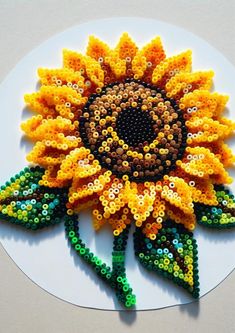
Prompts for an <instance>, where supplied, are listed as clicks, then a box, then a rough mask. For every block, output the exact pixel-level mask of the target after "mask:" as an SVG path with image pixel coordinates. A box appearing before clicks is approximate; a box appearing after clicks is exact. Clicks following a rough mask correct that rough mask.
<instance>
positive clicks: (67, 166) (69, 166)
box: [58, 147, 90, 179]
mask: <svg viewBox="0 0 235 333" xmlns="http://www.w3.org/2000/svg"><path fill="white" fill-rule="evenodd" d="M89 154H90V150H89V149H86V148H85V147H80V148H76V149H74V150H72V151H71V152H70V154H68V155H67V156H66V158H65V159H64V160H63V162H62V163H61V167H60V170H59V171H58V178H59V179H72V178H73V177H74V175H75V172H76V171H77V169H79V170H80V169H81V168H82V166H83V165H87V164H89V159H88V155H89ZM80 161H81V162H80ZM79 162H80V163H79Z"/></svg>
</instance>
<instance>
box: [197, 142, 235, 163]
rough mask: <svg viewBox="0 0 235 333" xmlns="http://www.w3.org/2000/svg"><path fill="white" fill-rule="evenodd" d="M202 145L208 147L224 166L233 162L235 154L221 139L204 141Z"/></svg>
mask: <svg viewBox="0 0 235 333" xmlns="http://www.w3.org/2000/svg"><path fill="white" fill-rule="evenodd" d="M203 146H204V147H205V148H208V149H210V151H211V152H212V153H213V154H215V156H216V157H217V158H218V159H219V160H220V162H221V163H222V164H223V165H224V166H225V167H230V166H232V165H233V164H234V162H235V155H234V154H233V151H232V149H231V148H230V147H229V146H228V145H227V144H226V143H224V142H223V141H221V140H218V141H215V142H211V143H205V144H203Z"/></svg>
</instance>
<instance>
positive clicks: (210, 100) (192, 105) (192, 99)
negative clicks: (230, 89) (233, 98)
mask: <svg viewBox="0 0 235 333" xmlns="http://www.w3.org/2000/svg"><path fill="white" fill-rule="evenodd" d="M227 101H228V96H226V95H220V94H218V93H211V92H209V91H207V90H194V91H193V92H190V93H188V94H186V95H184V96H183V97H182V98H181V99H180V103H179V107H180V108H181V110H183V111H185V112H188V115H189V118H190V117H194V116H196V117H208V118H212V117H213V118H215V119H217V117H218V116H219V115H220V114H221V113H222V111H223V110H224V107H225V105H226V103H227Z"/></svg>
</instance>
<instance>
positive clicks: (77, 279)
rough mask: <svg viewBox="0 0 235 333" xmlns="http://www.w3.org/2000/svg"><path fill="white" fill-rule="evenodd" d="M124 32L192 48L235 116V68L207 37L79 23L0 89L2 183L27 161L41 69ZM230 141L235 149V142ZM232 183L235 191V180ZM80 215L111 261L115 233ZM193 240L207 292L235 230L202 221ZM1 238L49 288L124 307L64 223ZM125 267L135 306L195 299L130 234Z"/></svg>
mask: <svg viewBox="0 0 235 333" xmlns="http://www.w3.org/2000/svg"><path fill="white" fill-rule="evenodd" d="M124 31H127V32H129V34H130V35H131V36H132V37H133V39H134V40H135V41H136V43H137V44H138V45H139V46H140V47H141V46H142V45H144V44H146V43H147V42H148V41H150V40H151V39H152V38H153V37H154V36H156V35H160V36H161V38H162V41H163V44H164V47H165V50H166V53H167V56H171V55H173V54H177V53H179V52H181V51H183V50H186V49H192V51H193V70H207V69H213V70H214V71H215V73H216V75H215V78H214V89H215V90H216V91H218V92H221V93H226V94H229V95H230V101H229V103H228V110H227V115H228V117H229V116H230V114H229V113H230V111H231V110H233V109H235V93H234V91H235V90H234V88H235V69H234V67H233V66H232V65H231V64H230V63H229V62H228V61H227V60H226V59H225V57H224V56H223V55H221V54H220V53H219V52H218V51H217V50H216V49H214V48H213V47H211V46H210V45H209V44H208V43H206V42H205V41H203V40H202V39H200V38H198V37H197V36H195V35H193V34H192V33H190V32H187V31H185V30H183V29H181V28H178V27H176V26H173V25H170V24H167V23H164V22H159V21H155V20H150V19H142V18H112V19H105V20H99V21H93V22H88V23H85V24H81V25H79V26H75V27H72V28H70V29H68V30H66V31H64V32H62V33H60V34H58V35H56V36H54V37H52V38H50V39H48V40H47V41H46V42H44V43H43V44H41V45H40V46H39V47H37V48H36V49H34V50H33V51H32V52H31V53H29V54H28V55H27V56H26V57H24V58H23V59H22V60H21V61H20V62H19V63H18V64H17V66H16V67H15V68H14V69H13V70H12V71H11V72H10V74H9V75H8V76H7V78H6V79H5V80H4V82H3V83H2V84H1V86H0V101H1V122H0V151H1V154H2V158H1V171H0V184H1V185H2V184H4V183H5V181H6V180H8V179H9V178H10V177H11V176H13V175H15V174H16V173H17V172H19V171H20V170H21V169H22V168H24V167H25V166H26V165H27V162H26V159H25V156H26V153H27V152H28V151H29V150H30V145H29V144H28V143H27V142H26V141H25V140H24V139H23V137H22V132H21V131H20V129H19V126H20V123H21V121H22V120H23V119H26V118H28V117H30V116H31V114H30V113H29V112H28V111H27V109H26V108H25V105H24V101H23V95H24V94H25V93H28V92H34V91H35V90H36V89H38V87H39V86H38V82H37V75H36V71H37V68H38V67H49V68H50V67H51V68H56V67H61V65H62V49H63V48H68V49H71V50H78V51H82V52H84V51H85V48H86V44H87V41H88V36H89V35H90V34H95V35H96V36H98V37H99V38H101V39H103V40H104V41H106V42H107V43H109V44H110V45H111V46H114V45H115V44H116V42H117V41H118V38H119V36H120V34H121V33H122V32H124ZM231 145H232V146H233V147H234V141H233V142H232V143H231ZM233 176H234V175H233ZM232 188H233V190H235V186H234V185H233V186H232ZM234 192H235V191H234ZM80 220H81V223H80V229H81V235H82V237H83V238H84V240H85V241H86V244H87V246H88V247H90V248H91V250H92V251H94V252H95V253H96V254H97V255H98V256H99V257H100V258H101V259H103V260H104V261H105V262H106V263H108V264H111V262H110V261H111V252H112V241H113V239H112V233H111V230H110V229H108V228H104V229H103V230H101V231H100V232H99V233H98V234H96V233H95V232H94V231H93V229H92V225H91V218H90V214H89V212H87V213H83V214H81V216H80ZM132 232H133V230H132ZM195 237H196V240H197V242H198V249H199V276H200V289H201V293H200V295H201V296H203V295H205V294H206V293H207V292H209V291H210V290H211V289H213V288H214V287H216V286H217V285H218V284H219V283H220V282H221V281H222V280H223V279H224V278H225V277H226V276H227V275H228V274H229V273H230V272H231V271H232V270H233V268H234V264H235V256H232V255H231V253H234V250H235V232H234V231H232V230H229V231H213V230H208V229H204V228H202V227H200V226H198V227H197V229H196V231H195ZM0 241H1V243H2V245H3V247H4V248H5V250H6V251H7V253H8V254H9V256H10V257H11V258H12V259H13V260H14V262H15V263H16V264H17V265H18V267H19V268H20V269H21V270H22V271H23V272H24V273H25V274H26V275H27V276H28V277H29V278H30V279H31V280H32V281H34V282H35V283H36V284H38V285H39V286H40V287H42V288H43V289H45V290H46V291H48V292H49V293H51V294H53V295H55V296H57V297H59V298H60V299H63V300H65V301H68V302H71V303H73V304H77V305H80V306H84V307H91V308H101V309H109V310H114V309H122V307H121V306H120V305H119V304H118V302H117V300H116V297H115V295H114V292H113V290H111V289H110V288H109V287H108V286H106V284H105V283H103V282H102V281H100V279H98V278H97V277H96V275H95V274H94V272H93V271H92V270H91V269H90V267H88V266H87V265H86V264H85V263H84V262H82V261H81V260H80V258H79V257H77V256H76V254H74V253H73V252H71V250H70V246H69V244H68V243H67V240H66V238H65V232H64V226H63V223H62V224H61V225H59V226H56V227H54V228H48V229H44V230H42V231H40V232H38V233H37V232H35V233H32V232H27V230H24V229H21V228H20V227H15V226H13V225H10V224H8V223H0ZM126 268H127V277H128V279H129V281H130V283H131V285H132V287H133V290H134V292H135V294H136V297H137V306H136V309H138V310H145V309H157V308H162V307H167V306H172V305H177V304H185V303H189V302H191V301H192V298H191V297H190V296H189V295H187V293H186V292H185V291H184V290H183V289H181V288H179V287H177V286H175V285H173V284H172V283H171V282H169V281H168V280H165V279H163V278H162V277H161V276H159V275H157V274H153V273H150V272H148V271H147V270H145V269H144V268H142V266H140V265H139V263H138V262H137V260H136V259H135V256H134V251H133V239H132V236H130V237H129V240H128V248H127V257H126ZM2 269H3V267H2Z"/></svg>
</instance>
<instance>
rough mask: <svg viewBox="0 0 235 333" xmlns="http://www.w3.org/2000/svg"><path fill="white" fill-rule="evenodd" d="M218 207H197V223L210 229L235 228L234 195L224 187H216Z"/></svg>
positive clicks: (198, 205) (200, 205)
mask: <svg viewBox="0 0 235 333" xmlns="http://www.w3.org/2000/svg"><path fill="white" fill-rule="evenodd" d="M215 191H216V197H217V200H218V205H217V206H208V205H203V204H196V205H195V212H196V216H197V222H198V223H199V224H201V225H204V226H207V227H210V228H218V229H222V228H231V227H234V226H235V199H234V195H233V194H232V193H231V192H230V191H229V189H228V188H225V187H224V186H223V185H220V186H215Z"/></svg>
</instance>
